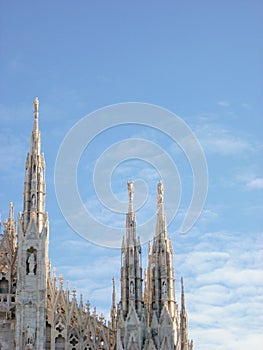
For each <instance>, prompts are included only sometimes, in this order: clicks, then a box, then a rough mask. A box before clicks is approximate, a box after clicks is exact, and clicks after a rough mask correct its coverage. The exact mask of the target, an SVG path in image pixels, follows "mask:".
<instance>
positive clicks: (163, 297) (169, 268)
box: [148, 181, 178, 334]
mask: <svg viewBox="0 0 263 350" xmlns="http://www.w3.org/2000/svg"><path fill="white" fill-rule="evenodd" d="M148 290H149V291H150V293H151V297H150V317H153V316H154V315H156V317H157V319H158V320H160V317H161V314H162V313H163V310H164V309H166V310H168V313H169V316H170V317H171V319H172V322H173V329H174V331H175V334H176V327H177V325H176V322H177V313H178V306H177V303H176V301H175V290H174V267H173V251H172V242H171V241H170V240H169V239H168V237H167V225H166V217H165V213H164V187H163V184H162V182H161V181H160V182H159V183H158V186H157V218H156V232H155V236H154V239H153V244H152V248H150V252H149V253H148Z"/></svg>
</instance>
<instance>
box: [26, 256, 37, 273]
mask: <svg viewBox="0 0 263 350" xmlns="http://www.w3.org/2000/svg"><path fill="white" fill-rule="evenodd" d="M27 262H28V267H29V275H34V269H35V266H36V259H35V255H34V253H31V254H30V256H29V258H28V260H27Z"/></svg>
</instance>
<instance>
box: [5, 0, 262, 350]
mask: <svg viewBox="0 0 263 350" xmlns="http://www.w3.org/2000/svg"><path fill="white" fill-rule="evenodd" d="M0 4H1V5H0V26H1V27H0V29H1V30H0V32H1V34H0V35H1V36H0V53H1V56H0V76H1V81H0V96H1V97H0V121H1V128H0V164H1V166H0V168H1V173H0V176H1V178H0V184H1V186H0V211H1V213H2V218H5V217H6V216H7V213H8V205H9V201H10V200H12V201H13V202H14V205H15V209H16V212H18V211H20V210H22V193H23V176H24V163H25V156H26V153H27V151H28V149H29V138H30V133H31V129H32V123H33V105H32V101H33V99H34V98H35V96H38V97H39V99H40V129H41V135H42V149H43V151H44V153H45V157H46V163H47V174H46V181H47V205H46V206H47V210H48V213H49V220H50V259H51V262H52V265H53V266H56V269H57V274H59V273H63V275H64V279H65V280H69V281H70V286H71V289H72V288H73V287H76V288H77V290H78V293H83V294H84V299H89V300H90V301H91V304H92V305H93V306H97V310H98V312H99V313H100V312H104V313H105V314H106V315H107V314H108V310H109V305H110V292H111V286H110V284H111V278H112V276H113V275H115V276H116V278H117V280H118V279H119V269H120V253H119V251H118V250H116V249H109V248H103V247H99V246H96V245H94V244H91V243H89V242H87V241H86V240H84V239H83V238H81V237H79V235H78V234H76V233H75V232H73V231H72V230H71V229H70V227H69V226H68V225H67V223H66V221H65V219H64V217H63V216H62V214H61V212H60V209H59V206H58V203H57V200H56V195H55V186H54V167H55V160H56V157H57V153H58V149H59V146H60V145H61V143H62V140H63V138H64V137H65V135H66V133H67V132H69V130H70V129H71V128H72V127H73V126H74V125H75V123H77V122H78V121H79V120H81V118H83V117H84V116H86V115H88V114H89V113H92V112H93V111H95V110H97V109H98V108H103V107H105V106H107V105H111V104H116V103H123V102H143V103H149V104H154V105H158V106H161V107H163V108H165V109H168V110H170V111H172V112H173V113H175V114H177V115H178V116H179V117H181V118H182V119H183V120H184V122H185V123H187V125H188V126H189V127H190V128H191V129H192V131H193V132H194V133H195V135H196V137H197V139H198V140H199V142H200V144H201V145H202V147H203V149H204V152H205V155H206V160H207V165H208V173H209V189H208V195H207V201H206V204H205V207H204V210H203V212H202V215H201V216H200V218H199V220H198V221H197V223H196V224H195V226H194V227H193V228H192V230H191V231H190V232H188V234H187V235H180V234H179V233H178V231H179V227H180V225H181V223H182V220H183V218H184V216H185V213H186V210H187V207H188V206H189V203H190V201H191V195H192V191H193V175H192V171H191V165H190V164H189V162H188V161H187V159H186V157H185V155H184V153H183V152H182V151H181V150H180V149H179V148H178V146H177V145H176V144H175V143H174V142H173V141H172V140H170V139H168V138H167V137H166V136H165V135H164V134H162V133H161V132H159V131H158V130H153V129H151V128H149V127H140V126H138V125H137V126H131V127H127V126H126V127H125V126H123V127H122V128H112V129H111V130H108V131H107V132H104V133H102V134H100V135H98V136H97V137H96V138H95V139H94V141H93V142H92V143H90V145H89V147H87V148H86V149H85V151H84V152H83V155H82V157H81V160H80V162H79V167H78V185H79V191H80V195H81V198H82V200H83V202H84V203H85V204H86V207H87V208H88V209H89V210H90V211H91V213H92V215H93V216H94V217H96V218H97V220H98V221H102V222H104V224H106V225H108V226H113V227H118V228H122V229H123V232H124V227H125V215H124V214H116V215H115V213H113V212H112V211H110V210H107V208H106V209H105V208H102V207H101V205H100V203H99V202H98V201H97V198H96V191H95V190H94V186H93V169H94V165H95V164H96V160H97V159H98V158H100V156H101V154H102V152H104V151H105V150H107V149H108V148H109V147H111V145H113V144H114V143H116V142H120V141H123V140H126V139H128V140H129V139H130V138H131V137H132V138H134V137H136V138H140V139H143V140H149V141H151V142H153V143H155V144H156V145H158V146H159V147H161V149H163V150H165V151H166V152H167V153H168V154H169V155H170V156H171V158H172V159H173V160H174V162H175V163H176V166H177V168H178V172H179V174H180V179H181V184H182V196H181V202H180V205H179V209H178V212H177V216H176V218H175V220H174V221H173V222H172V223H171V225H170V226H169V234H170V236H171V237H172V240H173V246H174V266H175V275H176V279H177V281H176V287H177V299H178V301H180V295H179V292H178V291H179V279H180V277H181V275H183V276H184V277H185V288H186V294H187V299H186V300H187V309H188V312H189V324H190V336H191V337H192V338H193V339H194V341H195V349H196V350H199V349H202V350H204V349H209V350H210V349H211V348H212V349H214V350H221V349H224V350H228V349H229V350H230V349H231V350H233V349H239V350H240V349H241V350H243V349H244V350H246V349H247V348H248V347H253V348H254V349H260V345H261V343H262V340H263V339H262V336H261V335H260V333H261V326H260V325H261V324H262V312H261V310H262V278H261V274H262V209H263V208H262V206H263V204H262V189H263V173H262V165H261V163H262V146H263V145H262V130H263V125H262V124H263V123H262V77H263V74H262V73H263V72H262V63H261V61H262V39H261V36H262V29H263V28H262V24H261V23H262V13H263V12H262V10H263V9H262V7H263V6H262V3H261V2H260V1H254V0H252V1H248V0H247V1H246V0H244V1H235V0H230V1H224V0H223V1H202V0H200V1H198V2H197V1H188V2H182V1H166V2H163V3H161V2H159V1H132V2H128V1H126V2H124V1H107V2H106V1H97V2H92V1H79V2H78V3H76V2H73V1H63V2H62V1H57V2H52V1H45V2H36V1H27V2H26V3H25V2H19V1H12V0H11V1H8V2H5V1H1V3H0ZM98 124H99V121H98ZM98 126H99V125H98ZM148 156H149V161H150V160H152V157H151V156H150V155H149V154H148ZM164 168H165V167H164ZM105 169H106V170H105V171H106V172H107V167H106V166H105ZM165 176H166V178H165ZM165 176H164V179H163V180H164V182H165V181H168V180H169V179H168V178H169V176H170V175H169V172H167V174H166V175H165ZM137 178H140V179H143V180H144V181H145V183H147V185H148V196H147V198H146V199H147V201H146V204H145V206H143V208H142V209H141V210H140V211H138V213H137V221H138V223H140V222H143V220H145V218H147V219H148V218H150V217H152V216H153V215H155V211H156V186H157V182H158V180H159V178H160V175H159V173H158V171H156V170H154V169H153V168H152V166H151V165H149V164H148V163H146V162H142V161H139V160H137V161H136V160H130V161H128V160H127V161H126V162H123V163H122V164H120V165H119V166H118V167H116V169H115V171H114V172H113V175H112V184H111V186H112V190H113V192H114V195H115V196H116V197H117V199H119V200H121V201H123V202H124V204H123V208H124V209H123V211H124V212H125V211H126V208H127V191H126V181H127V180H128V179H134V180H136V179H137ZM138 192H139V191H137V193H138ZM138 195H139V194H138ZM166 195H167V194H166ZM166 195H165V196H166ZM135 197H136V188H135ZM90 230H91V231H92V227H91V228H90ZM138 233H139V234H140V232H138ZM145 259H146V258H145ZM145 259H144V267H146V260H145ZM118 293H119V291H118ZM118 295H119V294H118Z"/></svg>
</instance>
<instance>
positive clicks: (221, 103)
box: [217, 101, 230, 107]
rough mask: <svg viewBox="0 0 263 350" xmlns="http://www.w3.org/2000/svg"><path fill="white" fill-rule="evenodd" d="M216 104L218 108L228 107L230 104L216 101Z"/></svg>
mask: <svg viewBox="0 0 263 350" xmlns="http://www.w3.org/2000/svg"><path fill="white" fill-rule="evenodd" d="M217 104H218V106H221V107H229V106H230V103H229V102H227V101H218V102H217Z"/></svg>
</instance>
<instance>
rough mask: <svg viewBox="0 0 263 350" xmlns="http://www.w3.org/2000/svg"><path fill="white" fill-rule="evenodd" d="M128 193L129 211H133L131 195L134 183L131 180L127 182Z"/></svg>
mask: <svg viewBox="0 0 263 350" xmlns="http://www.w3.org/2000/svg"><path fill="white" fill-rule="evenodd" d="M127 186H128V194H129V213H132V212H133V195H134V183H133V182H132V181H128V182H127Z"/></svg>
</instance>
